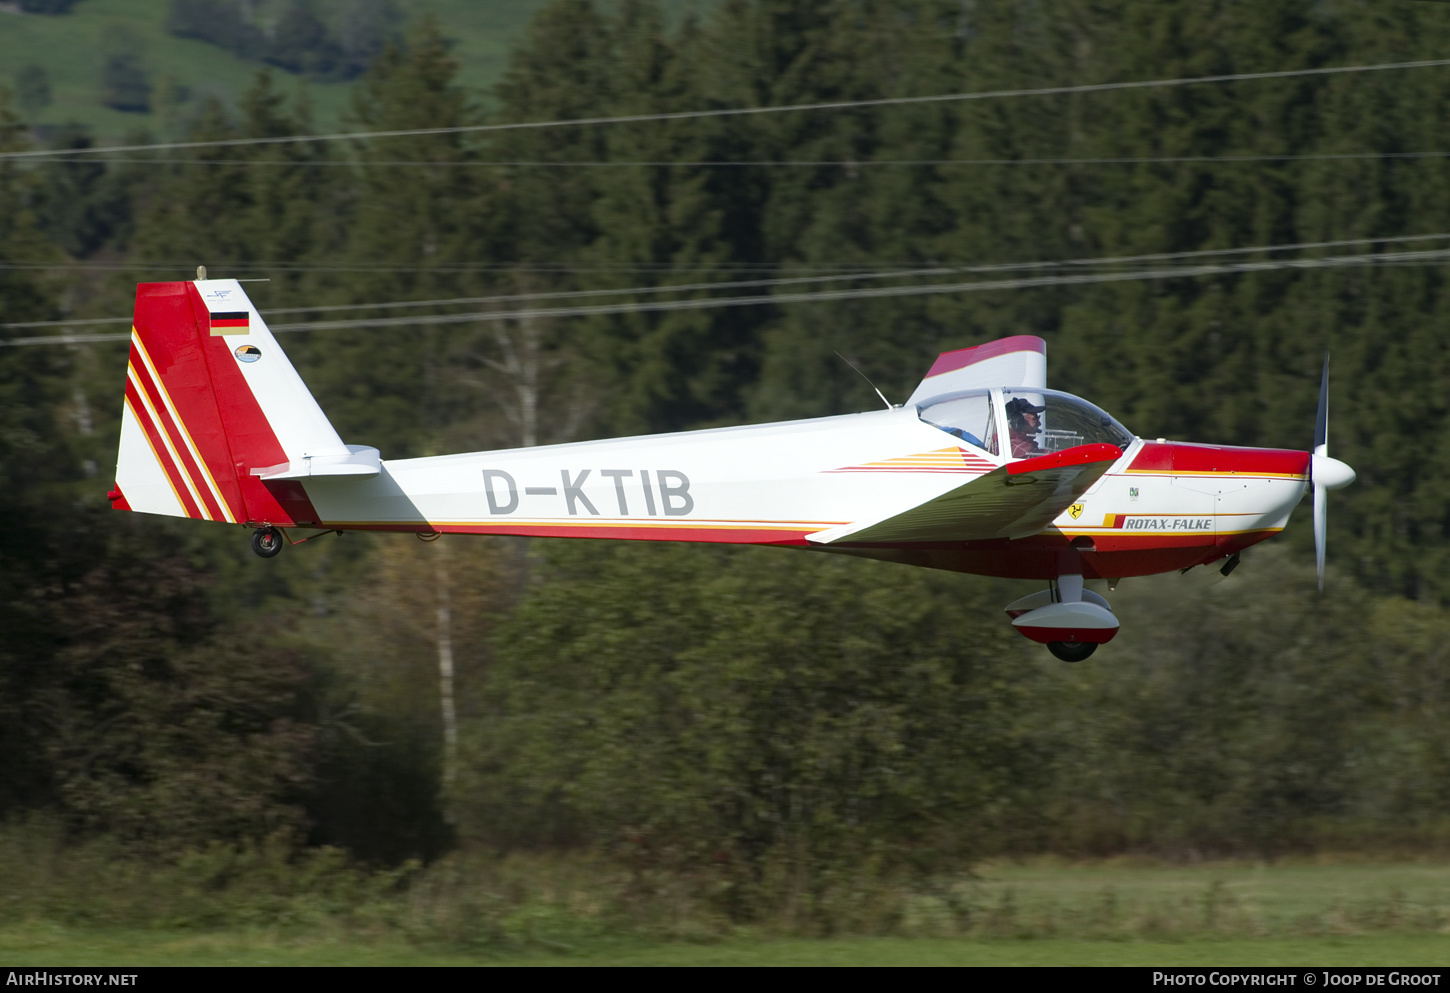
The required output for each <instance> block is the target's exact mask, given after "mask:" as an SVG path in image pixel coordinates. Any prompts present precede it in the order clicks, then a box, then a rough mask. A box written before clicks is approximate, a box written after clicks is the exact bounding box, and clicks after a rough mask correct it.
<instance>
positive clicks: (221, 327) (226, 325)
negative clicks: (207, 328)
mask: <svg viewBox="0 0 1450 993" xmlns="http://www.w3.org/2000/svg"><path fill="white" fill-rule="evenodd" d="M248 331H249V327H248V320H247V312H246V311H245V310H229V311H225V312H218V311H212V313H211V333H212V334H247V333H248Z"/></svg>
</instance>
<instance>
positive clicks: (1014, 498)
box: [808, 444, 1123, 545]
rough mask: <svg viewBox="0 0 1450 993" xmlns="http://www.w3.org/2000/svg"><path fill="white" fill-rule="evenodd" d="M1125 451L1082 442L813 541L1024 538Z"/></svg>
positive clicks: (1075, 497)
mask: <svg viewBox="0 0 1450 993" xmlns="http://www.w3.org/2000/svg"><path fill="white" fill-rule="evenodd" d="M1122 455H1123V453H1122V451H1120V450H1119V449H1118V448H1117V447H1116V446H1115V445H1107V444H1096V445H1078V446H1077V447H1076V448H1065V449H1063V450H1062V451H1060V452H1054V453H1053V454H1051V455H1041V456H1038V457H1037V458H1035V459H1024V460H1022V461H1021V462H1009V463H1008V464H1007V465H1004V466H1000V467H998V468H996V469H993V470H992V471H991V472H989V473H987V474H985V475H982V476H978V477H977V478H976V479H973V480H972V481H971V482H969V483H964V484H963V485H961V486H958V487H957V488H956V489H954V490H949V491H948V492H946V493H943V494H942V495H941V496H939V497H935V498H933V499H931V500H927V501H926V502H925V503H919V504H917V505H916V506H914V507H911V508H910V509H908V510H906V511H903V512H901V513H898V514H893V515H891V516H890V517H884V518H881V519H879V520H874V521H855V522H853V523H851V524H845V525H842V526H841V527H835V528H831V529H829V530H827V531H821V532H819V533H817V534H813V535H810V536H809V539H808V540H809V541H810V542H811V543H812V544H821V545H835V544H857V543H871V544H896V543H899V542H925V541H980V540H984V539H987V538H1024V537H1026V536H1028V535H1032V534H1036V533H1037V532H1039V531H1041V530H1042V529H1043V528H1045V527H1047V525H1049V524H1051V523H1052V522H1053V521H1054V520H1056V519H1057V516H1058V515H1059V514H1061V513H1062V512H1063V511H1064V510H1066V509H1067V508H1068V507H1070V506H1072V505H1073V504H1074V503H1076V502H1077V501H1078V498H1079V497H1081V496H1082V495H1083V494H1084V493H1085V492H1087V489H1088V487H1089V486H1092V484H1093V483H1095V482H1097V481H1098V478H1099V477H1100V476H1102V474H1103V473H1105V472H1107V471H1108V469H1110V468H1111V467H1112V465H1113V463H1114V462H1116V461H1117V460H1118V459H1120V458H1121V457H1122Z"/></svg>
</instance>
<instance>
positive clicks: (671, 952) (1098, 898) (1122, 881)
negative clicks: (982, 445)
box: [0, 860, 1450, 966]
mask: <svg viewBox="0 0 1450 993" xmlns="http://www.w3.org/2000/svg"><path fill="white" fill-rule="evenodd" d="M961 887H962V890H961V895H962V896H963V897H964V898H965V899H967V900H968V901H969V902H970V903H971V904H972V905H973V906H974V907H975V908H977V909H976V910H975V911H974V913H973V914H972V919H973V922H974V923H972V924H971V925H970V926H969V927H968V928H967V929H966V932H965V933H963V931H962V930H961V928H960V927H959V926H954V925H952V924H950V923H949V919H948V918H947V917H946V916H945V915H938V916H937V917H934V916H933V913H932V910H933V904H932V900H933V899H934V898H927V897H919V898H917V900H916V902H915V904H914V905H910V906H909V908H908V912H907V914H906V915H905V919H904V920H903V921H902V922H901V926H900V930H901V931H902V932H903V934H902V936H898V937H858V938H837V939H829V940H801V939H788V940H787V939H782V940H773V939H772V938H771V936H770V935H769V934H768V932H767V931H766V930H765V929H763V928H762V929H755V930H738V931H736V932H734V933H732V934H728V935H724V936H722V937H721V938H720V939H719V940H715V941H695V942H689V941H678V940H677V941H657V940H656V941H652V940H650V939H649V938H648V937H646V936H642V935H641V934H638V933H630V932H628V931H618V932H611V931H609V930H594V931H587V932H579V933H587V935H588V936H587V937H583V938H579V937H577V936H569V935H563V934H561V935H557V936H556V937H555V938H544V937H542V936H541V938H540V940H539V941H535V942H532V943H525V944H521V945H519V946H517V947H513V948H505V947H492V948H489V949H485V950H469V949H461V948H457V947H451V946H449V945H447V944H443V943H439V942H437V941H430V940H426V939H420V938H419V937H418V936H417V935H416V934H415V935H414V936H413V937H412V939H411V940H410V939H409V937H407V936H405V934H404V933H402V932H401V931H400V930H399V929H397V928H390V927H379V926H377V925H376V924H374V925H372V926H370V927H367V928H356V927H354V928H347V927H344V926H341V925H338V926H332V925H329V924H326V923H314V924H311V925H308V926H307V927H302V928H299V927H295V926H294V927H291V928H288V927H276V928H269V927H249V928H225V929H216V930H207V929H201V928H194V929H183V928H165V927H157V928H147V929H137V928H119V927H118V928H104V927H95V928H78V927H63V926H59V925H56V924H53V923H49V922H46V921H43V920H32V921H29V922H26V923H19V924H11V925H10V926H8V927H3V928H0V962H3V963H5V964H8V965H651V964H653V965H1134V966H1152V965H1163V966H1168V965H1205V966H1230V965H1324V966H1444V965H1450V864H1447V863H1444V862H1428V861H1427V862H1412V861H1400V862H1394V863H1385V862H1364V863H1354V862H1349V861H1345V860H1338V861H1335V862H1332V863H1325V864H1317V863H1314V862H1297V863H1281V864H1276V865H1264V864H1256V863H1246V862H1226V863H1210V864H1203V865H1194V866H1162V865H1145V864H1133V863H1127V862H1123V863H1099V864H1092V865H1064V864H1056V863H1052V862H1046V861H1044V862H1036V863H1031V864H1026V865H1020V864H1000V865H989V866H986V867H984V868H983V870H982V871H981V872H980V874H979V878H978V879H977V880H975V881H969V882H963V883H962V884H961ZM556 939H558V940H556Z"/></svg>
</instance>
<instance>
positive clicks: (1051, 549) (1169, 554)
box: [830, 529, 1278, 579]
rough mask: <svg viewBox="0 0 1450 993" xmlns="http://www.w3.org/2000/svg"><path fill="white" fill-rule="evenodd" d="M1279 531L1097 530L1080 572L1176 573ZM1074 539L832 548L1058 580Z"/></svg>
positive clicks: (1100, 575) (952, 568)
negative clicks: (1122, 532) (1121, 532)
mask: <svg viewBox="0 0 1450 993" xmlns="http://www.w3.org/2000/svg"><path fill="white" fill-rule="evenodd" d="M1277 533H1278V531H1277V530H1276V529H1275V530H1269V529H1266V530H1262V531H1245V532H1241V533H1239V534H1232V535H1221V536H1216V535H1213V534H1185V535H1164V534H1143V535H1122V536H1117V535H1113V536H1111V537H1105V536H1104V535H1103V533H1102V532H1098V533H1096V534H1093V535H1092V536H1091V537H1092V539H1093V542H1094V544H1095V546H1096V548H1095V549H1094V550H1092V551H1088V550H1080V551H1079V554H1080V555H1081V557H1082V574H1083V576H1084V578H1087V579H1122V578H1125V577H1128V576H1155V575H1158V574H1159V573H1165V572H1176V571H1177V570H1179V569H1187V568H1190V567H1192V566H1196V565H1206V564H1208V563H1210V562H1216V561H1218V560H1219V559H1222V558H1224V557H1225V556H1228V555H1232V554H1233V553H1234V552H1237V551H1241V550H1243V549H1245V548H1248V547H1249V546H1250V545H1253V544H1257V543H1258V542H1260V541H1263V540H1264V539H1265V538H1270V537H1273V536H1274V535H1275V534H1277ZM1073 537H1074V536H1073V535H1072V534H1041V535H1034V536H1033V537H1031V538H1018V539H1015V540H1010V541H1009V540H1008V539H1006V538H1001V539H994V540H992V541H971V542H967V543H966V544H965V545H964V546H963V545H956V546H954V545H951V544H949V543H945V542H943V543H941V544H938V545H935V546H933V545H929V544H920V545H914V546H913V545H898V546H890V545H856V546H841V545H835V546H832V547H831V549H830V550H831V551H837V550H839V551H842V552H847V553H849V554H854V555H861V556H865V557H866V558H874V559H884V560H886V561H889V562H902V563H906V564H908V565H916V566H923V567H926V568H930V569H944V570H946V571H948V572H967V573H972V574H974V575H979V576H1000V577H1003V578H1005V579H1056V578H1057V576H1058V574H1059V573H1060V572H1061V569H1060V558H1059V556H1060V555H1061V554H1062V553H1063V552H1064V551H1066V550H1067V549H1068V547H1069V542H1070V541H1071V540H1072V538H1073Z"/></svg>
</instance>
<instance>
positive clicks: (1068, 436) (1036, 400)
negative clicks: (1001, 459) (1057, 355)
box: [1002, 389, 1133, 459]
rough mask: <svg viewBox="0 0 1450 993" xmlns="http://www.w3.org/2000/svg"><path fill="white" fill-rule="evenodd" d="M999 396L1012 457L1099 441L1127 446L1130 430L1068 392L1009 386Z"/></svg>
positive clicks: (1121, 446) (1131, 438) (1099, 409)
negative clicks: (1002, 403)
mask: <svg viewBox="0 0 1450 993" xmlns="http://www.w3.org/2000/svg"><path fill="white" fill-rule="evenodd" d="M1002 398H1003V400H1005V401H1006V405H1005V407H1004V409H1005V410H1006V412H1007V434H1008V437H1009V438H1010V439H1011V445H1012V457H1013V458H1019V459H1021V458H1030V457H1032V456H1034V455H1045V454H1047V453H1049V452H1058V451H1061V450H1062V449H1064V448H1073V447H1076V446H1077V445H1092V444H1097V443H1099V442H1107V443H1108V444H1110V445H1116V446H1117V447H1119V448H1126V447H1127V445H1128V442H1130V441H1132V440H1133V435H1132V432H1130V431H1129V430H1128V429H1127V428H1125V427H1123V426H1122V425H1121V424H1119V423H1118V422H1117V421H1115V420H1113V418H1112V417H1111V416H1110V415H1109V414H1107V413H1106V412H1105V411H1103V410H1102V409H1101V408H1098V407H1095V406H1093V405H1092V404H1090V403H1088V402H1087V401H1086V400H1083V399H1080V398H1078V397H1075V396H1072V395H1071V394H1068V393H1057V392H1054V391H1052V390H1033V389H1010V390H1003V391H1002Z"/></svg>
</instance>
